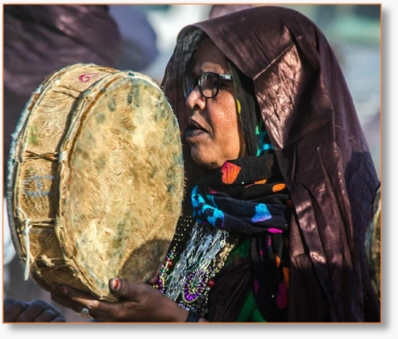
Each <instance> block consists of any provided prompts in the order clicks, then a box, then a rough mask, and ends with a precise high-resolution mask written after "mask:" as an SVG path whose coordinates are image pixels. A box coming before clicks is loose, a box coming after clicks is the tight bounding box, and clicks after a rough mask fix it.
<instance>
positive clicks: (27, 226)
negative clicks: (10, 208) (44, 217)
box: [18, 207, 32, 280]
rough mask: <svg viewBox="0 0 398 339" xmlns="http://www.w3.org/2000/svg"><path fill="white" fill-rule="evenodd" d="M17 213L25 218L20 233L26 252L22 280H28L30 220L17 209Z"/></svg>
mask: <svg viewBox="0 0 398 339" xmlns="http://www.w3.org/2000/svg"><path fill="white" fill-rule="evenodd" d="M18 211H19V212H21V213H22V214H23V216H24V218H25V221H24V226H25V227H24V230H23V231H22V236H23V240H24V242H25V250H26V261H25V269H24V279H25V280H28V279H29V269H30V240H29V230H30V229H31V228H32V225H30V219H29V218H28V216H27V215H26V213H25V212H24V211H23V210H22V209H21V208H20V207H18Z"/></svg>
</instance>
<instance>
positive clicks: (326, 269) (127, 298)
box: [53, 7, 380, 322]
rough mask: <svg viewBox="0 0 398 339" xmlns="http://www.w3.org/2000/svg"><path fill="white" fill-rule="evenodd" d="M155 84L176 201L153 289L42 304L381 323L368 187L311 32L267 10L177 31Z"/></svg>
mask: <svg viewBox="0 0 398 339" xmlns="http://www.w3.org/2000/svg"><path fill="white" fill-rule="evenodd" d="M163 87H164V89H165V93H166V96H167V97H168V99H169V101H170V103H171V105H172V107H173V108H174V111H175V113H176V115H177V117H178V120H179V124H180V128H181V131H182V134H183V143H184V159H185V168H186V176H187V182H186V191H187V195H188V196H187V198H186V199H185V201H184V206H183V216H182V218H181V220H180V222H179V224H178V227H177V231H176V236H175V237H174V240H173V242H172V244H171V247H170V251H169V254H168V256H167V258H166V262H165V264H164V265H163V267H162V268H161V269H160V273H159V276H158V277H157V279H154V280H153V281H152V283H154V286H155V287H157V288H156V289H155V288H152V287H151V286H150V285H149V284H132V283H128V282H126V281H124V280H120V279H118V278H115V279H112V280H111V281H110V283H109V286H110V289H111V290H112V291H113V293H114V294H115V295H117V296H119V297H120V298H121V299H120V300H121V301H120V302H117V303H113V304H111V303H106V302H99V301H97V300H94V299H93V298H92V297H90V296H87V295H85V294H83V293H80V292H78V291H74V290H72V289H70V288H68V287H62V288H61V289H60V294H53V299H54V300H55V301H57V302H59V303H61V304H63V305H65V306H68V307H71V308H73V309H74V310H76V311H80V310H82V309H83V310H84V312H85V313H86V314H90V315H91V316H92V317H94V318H95V319H96V320H98V321H156V322H162V321H177V322H184V321H200V322H204V321H219V322H221V321H222V322H224V321H311V322H313V321H333V322H337V321H339V322H347V321H350V322H351V321H359V322H362V321H379V320H380V319H379V312H380V307H379V301H378V298H377V295H376V292H375V290H374V289H373V287H372V284H371V280H372V278H373V277H371V276H370V270H369V267H368V263H367V261H366V254H365V246H364V239H365V234H366V229H367V227H368V223H369V222H370V220H371V218H372V204H373V200H374V197H375V195H376V191H377V189H378V187H379V181H378V179H377V176H376V172H375V169H374V166H373V163H372V160H371V157H370V154H369V151H368V148H367V145H366V142H365V138H364V136H363V133H362V131H361V128H360V124H359V121H358V118H357V115H356V112H355V108H354V105H353V102H352V99H351V96H350V94H349V91H348V88H347V85H346V82H345V80H344V77H343V75H342V73H341V70H340V68H339V66H338V64H337V61H336V59H335V57H334V54H333V52H332V50H331V49H330V47H329V45H328V43H327V41H326V39H325V37H324V36H323V34H322V33H321V32H320V31H319V29H318V28H316V26H315V25H314V24H313V23H312V22H310V21H309V20H308V19H307V18H305V17H304V16H302V15H301V14H299V13H297V12H295V11H293V10H289V9H285V8H277V7H261V8H255V9H249V10H245V11H241V12H237V13H232V14H230V15H226V16H222V17H219V18H215V19H212V20H208V21H205V22H201V23H198V24H195V25H191V26H188V27H186V28H184V29H183V30H182V31H181V33H180V35H179V37H178V41H177V46H176V48H175V51H174V54H173V56H172V58H171V60H170V62H169V64H168V66H167V69H166V72H165V77H164V81H163Z"/></svg>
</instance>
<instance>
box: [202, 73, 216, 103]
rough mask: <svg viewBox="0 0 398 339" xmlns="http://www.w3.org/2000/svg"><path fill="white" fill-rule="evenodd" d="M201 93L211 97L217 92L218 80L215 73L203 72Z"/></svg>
mask: <svg viewBox="0 0 398 339" xmlns="http://www.w3.org/2000/svg"><path fill="white" fill-rule="evenodd" d="M200 80H201V88H202V94H203V96H205V97H206V98H213V97H214V96H216V95H217V93H218V88H219V86H220V81H219V79H218V75H217V74H215V73H203V74H202V76H201V79H200Z"/></svg>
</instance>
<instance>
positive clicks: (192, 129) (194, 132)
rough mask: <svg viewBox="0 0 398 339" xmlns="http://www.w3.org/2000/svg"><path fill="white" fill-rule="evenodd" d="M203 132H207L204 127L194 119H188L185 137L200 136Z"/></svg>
mask: <svg viewBox="0 0 398 339" xmlns="http://www.w3.org/2000/svg"><path fill="white" fill-rule="evenodd" d="M204 133H208V132H207V130H206V129H205V128H203V127H202V126H201V125H200V124H199V123H197V122H196V121H195V120H190V121H189V124H188V127H187V130H186V132H185V138H186V139H192V138H194V137H197V136H200V135H202V134H204Z"/></svg>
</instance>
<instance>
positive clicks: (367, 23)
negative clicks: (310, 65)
mask: <svg viewBox="0 0 398 339" xmlns="http://www.w3.org/2000/svg"><path fill="white" fill-rule="evenodd" d="M251 6H259V4H252V5H251V4H244V5H243V4H242V5H238V4H234V5H221V4H220V5H210V4H196V5H183V4H175V5H167V4H163V5H109V6H107V5H66V6H65V5H4V6H3V23H4V48H3V60H4V71H3V72H4V76H3V79H4V83H3V89H4V98H3V99H4V111H3V113H4V115H3V118H4V120H3V121H4V129H3V131H4V134H3V136H4V139H3V141H4V143H3V145H4V148H3V152H4V153H3V154H4V166H3V168H4V180H3V182H5V178H6V176H7V169H6V167H7V166H6V164H7V157H8V152H9V147H10V140H11V133H12V132H13V131H14V129H15V125H16V123H17V121H18V118H19V115H20V113H21V112H22V110H23V108H24V105H25V104H26V102H27V100H28V99H29V97H30V95H31V93H32V92H33V91H34V90H35V89H36V88H37V87H38V85H39V84H40V83H41V82H42V81H43V80H44V79H45V78H46V77H47V76H48V75H49V74H50V73H52V72H54V71H57V70H59V69H60V68H62V67H64V66H67V65H70V64H74V63H78V62H84V63H86V62H93V63H97V64H101V65H105V66H111V67H115V68H118V69H121V70H125V69H130V70H133V71H137V72H141V73H144V74H146V75H148V76H150V77H152V78H153V79H154V80H156V81H157V82H158V83H160V82H161V80H162V77H163V73H164V69H165V66H166V64H167V62H168V60H169V58H170V56H171V54H172V52H173V49H174V45H175V41H176V37H177V34H178V32H179V31H180V29H181V28H182V27H184V26H185V25H188V24H190V23H193V22H197V21H201V20H205V19H207V18H209V17H214V16H219V15H224V14H226V13H228V12H231V11H238V10H242V9H245V8H248V7H251ZM280 6H283V5H282V4H280ZM285 7H290V8H293V9H296V10H298V11H300V12H302V13H303V14H304V15H306V16H308V17H309V18H310V19H312V20H313V21H314V22H315V24H316V25H318V26H319V28H320V29H321V30H322V31H323V32H324V34H325V35H326V37H327V38H328V40H329V42H330V44H331V46H332V48H333V49H334V51H335V53H336V56H337V58H338V59H339V62H340V65H341V67H342V70H343V73H344V75H345V77H346V80H347V83H348V86H349V88H350V90H351V94H352V97H353V100H354V103H355V106H356V109H357V113H358V116H359V119H360V121H361V124H362V127H363V129H364V132H365V136H366V138H367V141H368V144H369V148H370V151H371V154H372V157H373V160H374V163H375V166H376V169H377V171H378V173H379V175H380V165H381V162H380V151H381V144H380V140H381V139H380V102H381V101H380V86H381V83H380V77H381V64H380V57H381V56H380V54H381V53H380V41H381V27H380V18H381V7H380V5H379V4H375V5H369V4H363V5H358V4H352V5H345V4H344V5H337V4H336V5H313V4H308V5H289V6H287V5H286V6H285ZM3 220H4V222H3V227H4V289H3V297H4V298H15V299H24V300H33V299H44V300H48V301H49V300H50V299H49V294H48V293H47V292H46V291H44V290H42V289H41V288H40V287H38V286H37V285H36V283H35V282H34V281H32V280H31V279H29V280H28V281H24V280H23V268H22V264H21V262H20V260H19V258H18V257H17V256H16V255H15V251H14V248H13V245H12V242H11V239H10V236H9V228H8V222H7V218H6V216H5V215H4V218H3ZM61 309H62V310H63V311H64V313H65V315H66V317H67V319H68V321H74V322H81V321H85V319H83V318H81V317H79V316H77V315H76V314H74V312H72V311H70V310H65V309H63V308H61Z"/></svg>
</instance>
